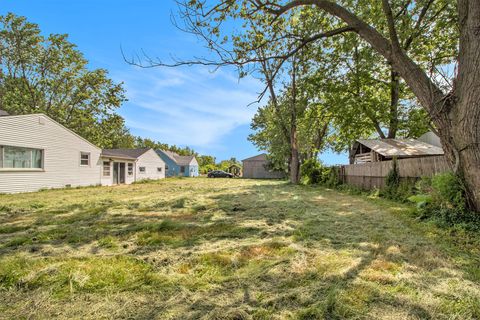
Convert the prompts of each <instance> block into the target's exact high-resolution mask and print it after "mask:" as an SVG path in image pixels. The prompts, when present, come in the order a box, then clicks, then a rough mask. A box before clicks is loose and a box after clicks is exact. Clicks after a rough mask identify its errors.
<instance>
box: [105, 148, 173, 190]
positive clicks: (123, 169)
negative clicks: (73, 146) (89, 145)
mask: <svg viewBox="0 0 480 320" xmlns="http://www.w3.org/2000/svg"><path fill="white" fill-rule="evenodd" d="M101 160H102V185H114V184H123V183H125V184H130V183H132V182H134V181H140V180H145V179H154V180H157V179H163V178H165V162H163V160H162V159H161V158H160V157H159V156H158V154H157V153H156V152H155V150H153V149H148V148H146V149H105V150H103V151H102V154H101Z"/></svg>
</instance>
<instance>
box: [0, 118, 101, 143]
mask: <svg viewBox="0 0 480 320" xmlns="http://www.w3.org/2000/svg"><path fill="white" fill-rule="evenodd" d="M4 112H5V111H4ZM5 113H7V112H5ZM2 117H5V118H8V119H10V118H12V119H13V118H31V117H43V118H44V119H47V120H49V121H51V122H52V123H53V124H55V125H57V126H59V127H61V128H63V129H64V130H66V131H67V132H70V133H71V134H73V135H74V136H76V137H77V138H79V139H82V140H83V141H85V142H86V143H88V144H89V145H91V146H92V147H95V148H97V149H98V150H101V149H100V148H99V147H97V146H96V145H94V144H93V143H91V142H90V141H88V140H87V139H85V138H84V137H82V136H81V135H79V134H78V133H76V132H74V131H73V130H70V129H68V128H67V127H65V126H64V125H63V124H61V123H59V122H57V121H55V120H53V119H52V118H50V117H49V116H47V115H46V114H44V113H30V114H21V115H10V114H8V113H7V114H5V115H3V116H2Z"/></svg>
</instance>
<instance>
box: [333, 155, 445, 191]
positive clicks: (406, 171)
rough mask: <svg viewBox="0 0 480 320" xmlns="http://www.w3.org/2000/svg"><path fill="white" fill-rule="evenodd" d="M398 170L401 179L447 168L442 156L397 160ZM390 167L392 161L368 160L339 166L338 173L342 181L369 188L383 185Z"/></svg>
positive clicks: (412, 178) (382, 186) (435, 172)
mask: <svg viewBox="0 0 480 320" xmlns="http://www.w3.org/2000/svg"><path fill="white" fill-rule="evenodd" d="M397 164H398V171H399V173H400V177H401V179H403V180H416V179H418V178H420V177H425V176H428V177H431V176H433V175H435V174H437V173H441V172H445V171H448V170H449V166H448V163H447V161H446V159H445V157H444V156H434V157H424V158H412V159H401V160H397ZM391 169H392V161H382V162H370V163H362V164H351V165H346V166H340V169H339V175H340V179H341V181H342V182H343V183H346V184H350V185H354V186H357V187H360V188H362V189H367V190H371V189H374V188H378V189H381V188H384V187H385V177H386V176H387V174H388V173H389V172H390V170H391Z"/></svg>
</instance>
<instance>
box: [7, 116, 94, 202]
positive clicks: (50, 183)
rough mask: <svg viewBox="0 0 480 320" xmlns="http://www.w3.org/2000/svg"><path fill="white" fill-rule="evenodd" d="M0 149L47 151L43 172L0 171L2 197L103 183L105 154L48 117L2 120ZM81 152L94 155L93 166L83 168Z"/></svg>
mask: <svg viewBox="0 0 480 320" xmlns="http://www.w3.org/2000/svg"><path fill="white" fill-rule="evenodd" d="M0 145H6V146H16V147H26V148H36V149H43V150H44V155H43V156H44V161H43V166H44V170H43V171H37V172H26V171H23V172H22V171H10V169H0V193H14V192H29V191H37V190H39V189H42V188H61V187H65V186H67V185H71V186H88V185H98V184H100V182H101V161H100V154H101V150H100V149H99V148H97V147H96V146H94V145H92V144H91V143H89V142H88V141H86V140H84V139H82V138H81V137H80V136H78V135H76V134H75V133H73V132H72V131H70V130H68V129H66V128H65V127H63V126H61V125H60V124H58V123H56V122H55V121H53V120H51V119H50V118H48V117H46V116H44V115H38V114H37V115H25V116H7V117H0ZM80 152H88V153H90V165H89V166H80Z"/></svg>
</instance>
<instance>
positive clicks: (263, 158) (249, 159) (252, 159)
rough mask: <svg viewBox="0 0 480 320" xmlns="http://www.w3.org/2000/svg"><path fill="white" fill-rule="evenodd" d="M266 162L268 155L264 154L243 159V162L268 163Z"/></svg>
mask: <svg viewBox="0 0 480 320" xmlns="http://www.w3.org/2000/svg"><path fill="white" fill-rule="evenodd" d="M266 160H267V154H266V153H262V154H259V155H257V156H254V157H250V158H247V159H243V160H242V161H266Z"/></svg>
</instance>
